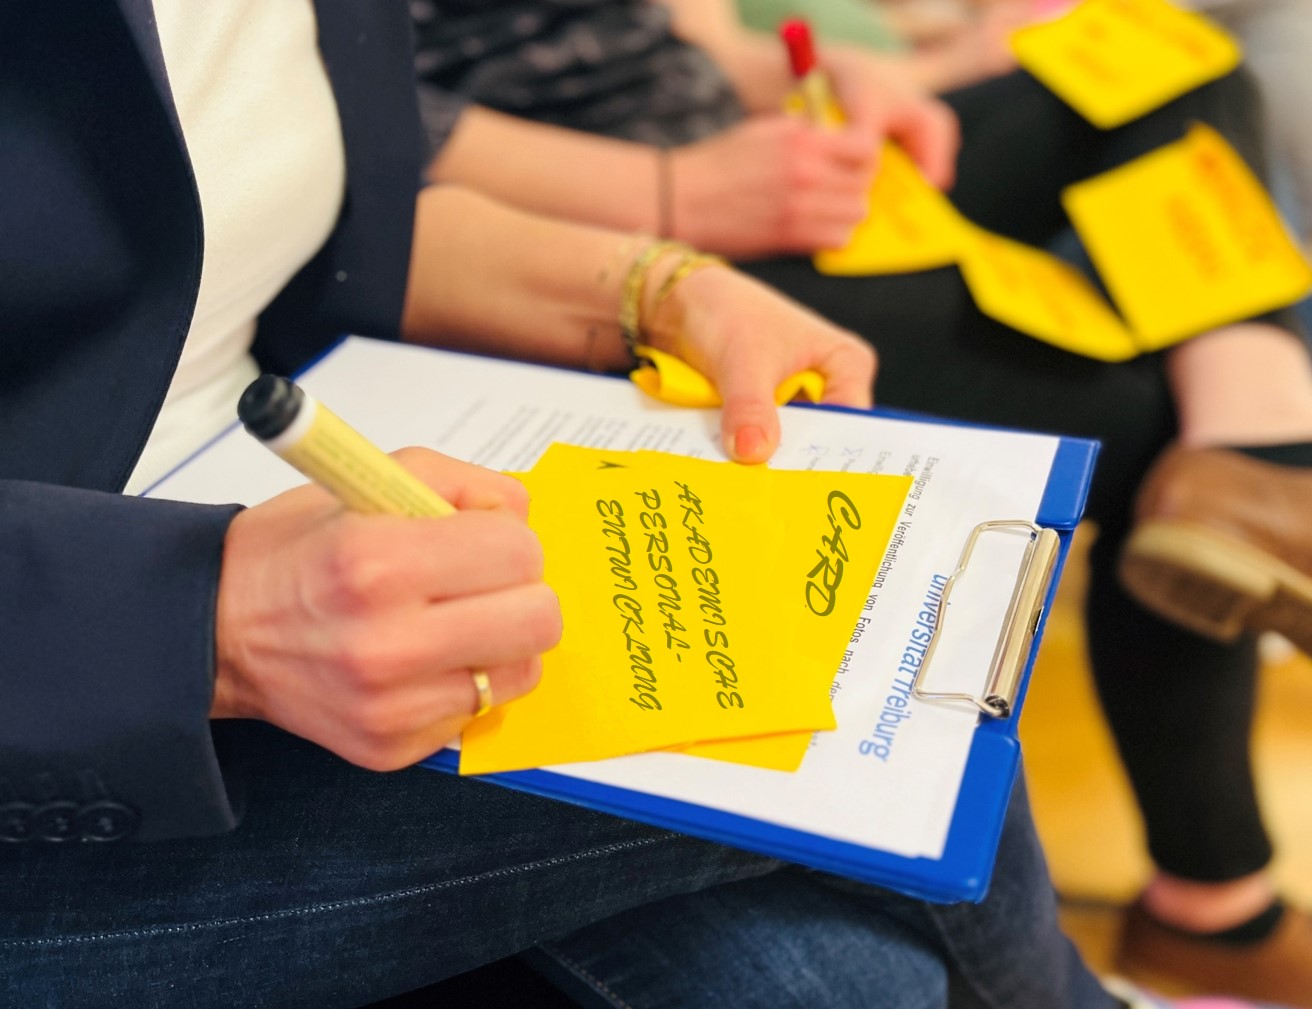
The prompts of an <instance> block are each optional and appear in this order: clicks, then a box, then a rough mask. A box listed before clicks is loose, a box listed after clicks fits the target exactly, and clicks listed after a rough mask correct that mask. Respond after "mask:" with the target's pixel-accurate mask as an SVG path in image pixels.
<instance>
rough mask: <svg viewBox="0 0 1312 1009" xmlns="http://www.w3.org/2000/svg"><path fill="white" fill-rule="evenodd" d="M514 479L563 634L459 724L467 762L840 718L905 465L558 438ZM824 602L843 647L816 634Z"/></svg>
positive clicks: (638, 746) (480, 769) (515, 763)
mask: <svg viewBox="0 0 1312 1009" xmlns="http://www.w3.org/2000/svg"><path fill="white" fill-rule="evenodd" d="M821 476H824V477H827V478H828V479H827V481H826V482H824V483H823V484H822V483H821V482H820V481H819V480H818V478H819V477H821ZM522 479H524V481H525V483H526V484H527V486H528V487H529V489H530V494H531V495H532V499H533V503H532V507H531V510H530V524H531V525H532V526H533V528H534V529H535V530H536V531H537V532H538V535H539V536H540V538H541V539H542V542H543V547H544V550H545V553H546V580H547V582H548V584H550V585H551V586H552V587H553V588H554V589H555V590H556V592H557V594H558V595H559V597H560V600H561V608H562V611H563V613H564V617H565V632H564V638H563V640H562V641H561V644H560V645H559V646H558V647H557V648H556V649H554V650H553V651H552V652H550V653H548V654H547V655H546V656H545V657H544V661H543V677H542V682H541V684H540V685H539V686H538V688H537V689H536V690H535V691H533V692H532V693H531V694H529V695H527V696H526V697H524V698H520V699H518V700H515V701H512V702H510V703H508V704H506V705H503V706H500V707H498V708H496V709H494V710H493V712H492V713H490V714H489V715H487V716H485V717H484V718H482V719H479V720H478V721H476V722H474V723H472V724H471V725H470V726H469V727H468V728H467V729H466V731H465V734H464V738H463V744H462V750H461V773H464V774H481V773H490V772H493V771H503V770H512V769H518V768H524V767H535V766H539V765H542V764H550V763H565V762H571V761H578V760H595V759H602V758H604V757H611V756H618V755H621V754H625V753H636V752H642V751H645V750H652V749H663V748H669V747H671V746H676V745H680V744H687V743H692V742H704V741H710V740H719V739H733V738H741V737H748V736H770V735H774V734H777V733H789V732H799V733H803V734H805V733H809V732H810V731H812V730H816V729H828V728H832V727H833V725H834V722H833V712H832V708H831V706H830V702H829V694H828V684H829V682H830V680H832V677H833V675H834V671H835V669H836V667H837V663H838V661H839V658H840V657H841V655H842V644H843V642H845V641H846V640H847V639H848V637H849V636H850V634H851V630H852V627H853V626H854V625H855V623H856V617H855V614H854V613H851V612H850V610H849V606H850V602H849V600H850V599H851V598H855V599H856V605H857V609H858V610H859V607H860V604H861V603H862V602H863V601H864V598H865V594H866V592H867V591H868V589H869V584H870V581H872V580H873V572H874V569H875V567H876V566H877V565H878V561H879V558H880V557H881V556H882V554H883V551H884V548H885V546H886V544H887V540H888V534H889V533H890V532H891V519H890V521H889V523H888V528H887V529H884V528H882V526H883V524H884V523H883V516H885V515H893V516H895V515H896V513H897V511H899V510H900V508H901V503H902V499H903V497H904V496H905V493H906V489H907V479H906V478H902V477H880V476H874V475H870V474H847V473H834V474H816V473H812V472H809V471H804V472H798V473H794V472H791V471H780V472H776V471H771V470H768V469H766V468H765V467H743V466H735V465H733V464H729V463H708V462H704V461H699V460H690V459H686V458H683V457H679V456H667V455H664V454H662V453H647V452H641V453H639V452H612V451H609V450H601V449H582V448H576V447H573V446H563V445H554V446H552V447H551V449H549V450H548V452H547V453H546V455H544V457H543V459H542V460H541V461H540V462H539V464H538V466H536V467H535V468H534V470H533V471H532V472H531V473H528V474H524V475H523V476H522ZM792 483H796V484H797V486H796V487H790V486H787V485H789V484H792ZM803 484H806V485H807V488H808V489H807V490H803V488H802V485H803ZM780 487H783V488H784V489H783V490H779V488H780ZM835 493H836V494H837V495H838V496H837V497H836V498H834V497H832V495H834V494H835ZM835 522H837V523H838V529H837V531H835V527H834V523H835ZM853 523H855V524H856V526H857V527H858V528H851V526H852V524H853ZM881 536H882V539H881V538H880V537H881ZM826 537H827V539H828V541H829V543H830V544H832V546H827V545H826ZM803 540H805V541H806V542H805V543H804V542H803ZM812 541H813V542H812ZM785 542H786V543H787V548H786V549H780V547H781V546H782V545H783V543H785ZM821 550H823V551H828V553H825V554H823V555H819V556H817V551H821ZM835 551H839V552H846V554H847V559H846V560H845V561H843V559H842V557H841V553H836V552H835ZM840 562H841V563H840ZM843 572H849V577H848V578H847V581H846V582H844V580H843ZM858 572H859V574H858ZM862 581H864V582H865V584H864V585H862V584H861V582H862ZM806 609H810V610H814V611H815V612H814V613H811V614H810V616H809V623H808V617H807V615H806V613H804V612H803V611H804V610H806ZM826 610H827V611H828V614H829V617H831V618H832V619H830V620H829V621H828V624H827V627H826V632H827V634H828V636H829V638H831V639H832V640H833V641H836V642H837V646H836V650H835V647H825V648H816V649H809V648H807V647H805V646H806V645H807V644H808V643H810V642H813V641H816V640H819V638H820V637H821V635H820V634H819V632H818V631H817V630H816V629H815V627H814V624H816V623H818V622H820V621H822V620H825V619H826V618H825V617H823V616H820V615H818V614H820V613H824V612H825V611H826ZM849 615H850V620H848V616H849ZM843 621H846V626H843V623H842V622H843ZM809 624H810V625H809Z"/></svg>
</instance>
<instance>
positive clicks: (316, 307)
mask: <svg viewBox="0 0 1312 1009" xmlns="http://www.w3.org/2000/svg"><path fill="white" fill-rule="evenodd" d="M315 2H316V9H317V12H318V15H319V42H320V48H321V50H322V52H323V56H324V61H325V65H326V66H327V68H328V72H329V77H330V79H331V81H332V84H333V90H334V94H335V95H336V98H337V105H338V113H339V117H340V120H341V126H342V133H343V140H344V146H345V149H346V157H347V185H346V195H345V203H344V206H343V210H342V213H341V215H340V218H339V220H338V222H337V226H336V228H335V229H334V232H333V234H332V236H331V237H330V238H329V240H328V242H327V243H326V244H325V246H324V248H323V249H322V250H321V251H320V253H319V254H318V255H317V256H316V257H315V258H314V259H313V260H312V261H311V262H310V263H309V264H307V265H306V267H305V268H304V269H303V270H302V271H301V272H300V273H299V274H298V275H297V276H296V277H295V278H294V279H293V281H292V282H291V283H290V284H289V285H288V287H287V288H286V289H285V290H284V291H283V292H282V293H281V294H280V295H279V297H278V299H277V300H276V301H275V302H274V304H273V305H271V306H270V308H269V309H268V311H267V312H266V313H265V314H264V316H262V317H261V320H260V326H259V332H258V339H257V344H256V348H255V351H256V354H257V356H258V357H259V358H260V360H261V361H262V362H263V363H264V364H265V365H266V367H275V368H279V369H280V370H285V371H290V370H293V369H294V368H295V367H296V366H297V365H299V364H300V363H303V362H304V361H305V360H307V359H308V358H310V357H313V356H314V355H315V354H317V353H318V352H320V351H322V350H323V349H324V348H325V347H326V346H327V345H329V344H330V343H331V342H332V341H333V340H334V339H336V337H337V336H339V335H341V334H342V333H344V332H350V331H354V332H362V333H368V334H370V335H376V336H395V334H396V329H397V327H398V324H399V320H400V316H401V311H402V305H403V299H404V293H405V284H406V277H407V270H408V264H409V255H410V241H411V234H412V227H413V221H414V208H415V199H416V195H417V193H418V189H419V180H420V173H421V169H422V160H421V159H422V132H421V129H420V126H419V122H418V114H417V111H416V108H415V92H414V77H413V62H412V58H411V48H410V47H411V38H410V20H409V14H408V11H407V9H406V7H405V5H404V4H400V3H369V4H361V3H359V2H358V0H315ZM20 11H21V16H20V18H19V25H18V29H20V30H15V31H13V32H9V33H6V32H0V99H3V101H0V104H4V103H5V102H8V103H9V104H7V105H5V109H6V112H5V115H3V116H0V149H3V150H4V151H5V152H6V155H7V156H6V157H3V158H0V260H4V261H5V262H7V263H11V264H14V267H15V268H14V269H12V270H6V271H3V272H0V316H3V318H4V325H3V326H0V843H2V840H3V839H6V838H7V839H8V840H13V841H36V842H38V843H39V841H40V840H41V839H44V840H46V841H52V842H58V841H72V840H83V841H109V840H116V839H118V838H120V837H132V838H134V839H137V840H150V839H166V838H181V837H199V836H205V835H210V834H215V833H219V832H222V831H224V830H226V829H229V828H231V827H232V826H233V825H234V824H235V823H236V821H237V818H238V814H239V812H240V811H239V809H237V808H236V807H235V805H234V803H233V802H232V801H230V798H229V796H230V795H232V794H236V793H238V792H240V790H241V787H242V772H241V770H239V769H238V768H236V767H235V766H234V765H230V764H227V763H225V761H224V760H223V758H222V756H221V754H222V748H221V747H220V749H219V750H218V751H216V748H215V745H214V740H213V738H212V730H211V725H210V722H209V718H208V713H209V707H210V703H211V696H212V689H213V665H214V655H213V650H214V618H215V614H214V608H215V601H216V596H217V592H218V583H219V574H220V570H221V564H222V551H223V542H224V536H225V534H226V531H227V528H228V525H229V523H230V521H231V518H232V516H233V514H235V512H236V511H237V507H236V506H231V507H212V506H199V505H188V504H179V503H173V502H165V501H151V500H143V499H138V498H128V497H123V496H121V495H120V494H118V493H116V492H117V491H119V490H120V489H121V488H122V487H123V485H124V482H125V481H126V479H127V476H128V474H129V473H130V472H131V471H132V468H133V464H134V462H135V460H136V458H137V456H138V454H139V452H140V450H141V446H142V444H144V442H145V440H146V437H147V436H148V434H149V432H150V429H151V427H152V424H153V421H154V417H155V415H156V413H157V412H158V409H159V405H160V402H161V401H162V399H163V397H164V392H165V389H166V388H167V386H168V382H169V377H170V375H171V373H172V369H173V368H174V367H175V365H176V362H177V359H178V353H179V352H180V350H181V347H182V341H183V337H184V336H185V334H186V331H187V328H188V324H189V319H190V314H191V309H192V306H193V303H194V299H195V290H196V283H197V279H198V276H199V268H200V253H201V240H200V228H199V224H200V214H199V206H198V203H197V201H196V197H195V190H194V181H193V180H192V178H191V175H190V171H189V169H188V166H187V163H186V158H185V153H184V151H183V148H182V146H181V142H180V131H179V129H178V125H177V122H176V117H173V116H172V114H171V101H170V100H169V95H168V87H167V79H166V75H165V74H164V67H163V61H162V58H161V56H160V54H159V51H158V40H157V39H156V38H155V36H154V31H153V28H152V27H151V18H152V12H151V8H150V3H149V0H118V4H117V5H114V4H100V5H91V6H89V7H88V9H87V12H86V13H85V15H84V17H83V18H82V19H81V22H80V24H79V26H78V28H79V30H78V31H75V32H70V31H69V30H68V27H67V25H66V24H65V23H64V21H63V20H61V19H59V18H57V17H55V16H53V15H51V14H50V12H49V11H48V10H47V9H46V8H45V7H42V6H41V5H30V6H20ZM307 170H311V171H312V170H314V169H313V166H307ZM20 267H21V269H20Z"/></svg>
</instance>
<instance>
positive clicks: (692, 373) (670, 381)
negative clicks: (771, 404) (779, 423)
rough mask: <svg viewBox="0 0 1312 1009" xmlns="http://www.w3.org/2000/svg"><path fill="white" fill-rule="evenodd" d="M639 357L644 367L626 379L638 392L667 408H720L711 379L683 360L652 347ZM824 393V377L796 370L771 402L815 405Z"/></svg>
mask: <svg viewBox="0 0 1312 1009" xmlns="http://www.w3.org/2000/svg"><path fill="white" fill-rule="evenodd" d="M636 353H637V355H638V356H639V357H640V358H643V359H644V360H645V361H647V362H648V365H647V367H643V368H638V369H637V370H636V371H633V372H630V373H629V378H630V379H631V380H632V381H633V384H634V385H636V386H637V387H638V388H639V389H641V390H642V391H643V392H645V393H646V394H647V395H648V396H651V397H652V398H653V399H658V400H660V401H661V402H662V403H669V404H670V405H671V406H689V407H716V406H720V405H722V403H723V401H722V400H721V399H720V390H718V389H717V388H715V386H714V385H713V384H712V383H711V380H710V379H709V378H707V377H706V376H705V375H703V374H702V373H701V372H700V371H698V370H697V369H696V368H694V367H693V366H692V365H690V364H688V363H687V362H686V361H683V360H681V359H680V358H677V357H675V356H674V355H672V354H666V353H664V352H662V351H659V350H656V349H655V348H653V347H638V349H637V351H636ZM824 394H825V377H824V376H823V375H821V374H820V373H819V372H818V371H812V370H810V369H808V370H807V371H800V372H798V373H797V374H796V375H793V376H791V377H789V378H787V379H785V380H784V381H783V382H782V383H781V384H780V385H779V388H777V389H775V391H774V401H775V403H776V404H778V405H779V406H783V405H784V404H785V403H791V402H792V401H793V400H795V399H806V400H807V401H809V402H811V403H819V402H820V400H821V399H823V398H824Z"/></svg>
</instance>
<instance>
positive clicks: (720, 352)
mask: <svg viewBox="0 0 1312 1009" xmlns="http://www.w3.org/2000/svg"><path fill="white" fill-rule="evenodd" d="M657 265H658V266H660V265H661V264H659V263H658V264H657ZM659 279H660V277H659V273H658V272H653V274H652V275H651V276H650V278H649V287H648V290H649V291H650V290H652V289H653V287H654V285H653V283H652V282H657V283H658V282H659ZM644 319H645V320H646V331H647V339H648V341H649V342H650V343H651V345H652V346H653V347H655V348H656V349H657V350H663V351H665V352H667V353H670V354H674V355H675V356H676V357H680V358H682V359H683V360H684V361H687V362H688V363H689V364H690V365H692V366H693V367H694V368H696V369H697V370H698V371H700V372H701V373H702V374H703V375H705V376H706V377H707V378H709V379H710V380H711V381H712V382H713V383H714V384H715V386H716V388H717V389H718V390H719V392H720V397H721V399H723V401H724V408H723V414H722V418H721V422H720V433H721V437H722V439H723V442H724V447H725V451H726V452H727V453H728V454H729V455H730V456H731V457H733V458H734V459H736V460H738V461H739V462H747V463H758V462H764V461H765V460H767V459H768V458H769V457H770V456H771V454H773V452H774V450H775V449H776V448H778V447H779V410H778V407H776V406H775V402H774V390H775V389H776V388H777V387H778V386H779V384H780V383H781V382H783V381H784V380H785V379H787V378H789V377H790V376H792V375H795V374H796V373H797V372H799V371H804V370H806V369H808V368H813V369H815V370H816V371H818V372H820V373H821V374H822V375H823V376H824V377H825V395H824V402H826V403H832V404H836V405H840V406H854V407H862V408H866V407H869V406H870V405H871V404H872V397H873V388H874V380H875V352H874V351H873V350H872V349H871V348H870V346H869V345H868V344H866V343H864V342H863V341H861V340H860V339H858V338H857V337H856V336H853V335H852V334H851V333H848V332H846V331H845V330H842V329H839V328H838V327H837V326H834V325H833V324H831V323H829V322H827V321H825V320H824V319H822V318H821V317H820V316H818V315H816V314H815V313H814V312H811V311H809V310H808V309H806V308H803V307H802V306H801V305H798V304H797V303H796V302H793V301H790V300H789V299H787V298H785V297H783V296H782V295H780V294H777V293H775V292H774V291H772V290H771V289H770V288H768V287H765V286H764V285H762V284H759V283H757V282H756V281H754V280H752V279H751V278H750V277H746V276H744V275H743V274H741V273H738V272H737V271H735V270H731V269H728V268H724V267H709V268H706V269H702V270H698V271H696V272H694V273H692V274H690V275H689V276H687V277H685V278H684V279H683V280H682V281H680V282H679V283H678V284H676V285H675V287H674V288H673V290H672V291H670V293H669V296H668V297H667V298H666V299H665V300H664V301H663V302H661V304H659V305H656V306H652V307H650V309H649V311H648V312H647V313H646V314H644Z"/></svg>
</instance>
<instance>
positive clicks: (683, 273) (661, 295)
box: [651, 252, 729, 312]
mask: <svg viewBox="0 0 1312 1009" xmlns="http://www.w3.org/2000/svg"><path fill="white" fill-rule="evenodd" d="M708 266H724V267H727V266H729V261H728V260H727V259H725V258H724V257H723V256H715V255H712V254H711V253H709V252H689V253H688V254H687V255H686V256H685V257H684V259H683V261H682V262H680V263H679V265H678V266H676V267H675V268H674V270H673V271H672V272H671V273H670V275H669V276H668V277H666V278H665V280H664V282H663V283H662V284H661V286H660V287H658V288H657V289H656V297H654V298H652V300H651V307H652V311H653V312H654V311H655V310H656V309H657V308H658V307H660V304H661V302H663V301H664V300H665V299H666V298H668V297H669V296H670V292H671V291H673V290H674V288H675V287H676V286H677V285H678V283H679V281H681V280H684V279H685V278H687V277H688V275H689V274H693V273H696V272H697V271H698V270H704V269H705V268H706V267H708Z"/></svg>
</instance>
